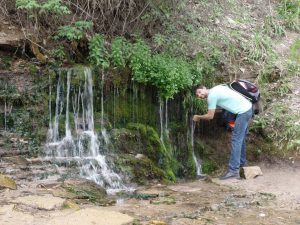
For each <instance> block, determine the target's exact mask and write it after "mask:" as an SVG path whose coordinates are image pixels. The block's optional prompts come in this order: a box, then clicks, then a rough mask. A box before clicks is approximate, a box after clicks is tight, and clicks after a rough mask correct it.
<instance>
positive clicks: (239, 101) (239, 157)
mask: <svg viewBox="0 0 300 225" xmlns="http://www.w3.org/2000/svg"><path fill="white" fill-rule="evenodd" d="M196 96H197V97H198V98H201V99H205V98H207V102H208V112H207V114H204V115H194V117H193V120H194V121H200V120H211V119H213V118H214V115H215V111H216V108H217V106H219V107H221V108H223V109H225V110H227V111H229V112H231V113H234V114H237V117H236V120H235V126H234V130H233V132H232V139H231V155H230V160H229V164H228V170H227V172H226V173H225V174H224V175H223V176H221V177H220V179H221V180H225V179H229V178H239V169H240V167H242V166H244V165H245V164H246V134H247V132H248V126H249V121H250V119H251V117H252V103H251V102H250V101H249V100H247V99H246V98H245V97H243V96H242V95H240V94H239V93H237V92H235V91H233V90H232V89H230V88H229V87H228V86H227V85H218V86H215V87H213V88H212V89H206V87H204V86H201V87H198V88H197V90H196Z"/></svg>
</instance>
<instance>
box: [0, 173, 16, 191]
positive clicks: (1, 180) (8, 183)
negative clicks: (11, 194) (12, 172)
mask: <svg viewBox="0 0 300 225" xmlns="http://www.w3.org/2000/svg"><path fill="white" fill-rule="evenodd" d="M1 188H9V189H13V190H16V189H17V184H16V182H15V181H14V180H13V179H11V178H9V177H7V176H5V175H3V174H0V189H1Z"/></svg>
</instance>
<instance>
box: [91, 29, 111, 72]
mask: <svg viewBox="0 0 300 225" xmlns="http://www.w3.org/2000/svg"><path fill="white" fill-rule="evenodd" d="M89 61H90V62H91V64H93V65H96V66H100V67H101V68H102V69H106V68H108V67H109V64H110V62H109V55H108V51H107V49H106V47H105V39H104V37H103V35H101V34H95V35H94V36H93V38H92V39H91V41H90V42H89Z"/></svg>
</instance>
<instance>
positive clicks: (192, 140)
mask: <svg viewBox="0 0 300 225" xmlns="http://www.w3.org/2000/svg"><path fill="white" fill-rule="evenodd" d="M190 129H191V132H190V134H191V148H192V154H193V160H194V162H195V165H196V175H197V176H202V175H203V174H202V172H201V160H200V159H197V157H196V154H195V147H194V133H195V132H194V131H195V123H194V121H193V120H192V121H191V126H190Z"/></svg>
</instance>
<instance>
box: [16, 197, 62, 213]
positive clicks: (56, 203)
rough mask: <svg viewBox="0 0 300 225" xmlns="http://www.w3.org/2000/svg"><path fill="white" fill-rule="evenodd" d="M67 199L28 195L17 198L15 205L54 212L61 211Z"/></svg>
mask: <svg viewBox="0 0 300 225" xmlns="http://www.w3.org/2000/svg"><path fill="white" fill-rule="evenodd" d="M64 202H65V199H63V198H58V197H53V196H52V195H45V196H38V195H28V196H23V197H19V198H16V199H15V200H14V203H17V204H23V205H26V206H29V207H32V208H37V209H42V210H54V209H61V208H62V207H63V204H64Z"/></svg>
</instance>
